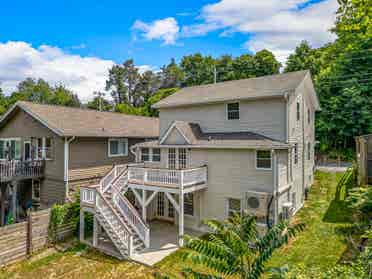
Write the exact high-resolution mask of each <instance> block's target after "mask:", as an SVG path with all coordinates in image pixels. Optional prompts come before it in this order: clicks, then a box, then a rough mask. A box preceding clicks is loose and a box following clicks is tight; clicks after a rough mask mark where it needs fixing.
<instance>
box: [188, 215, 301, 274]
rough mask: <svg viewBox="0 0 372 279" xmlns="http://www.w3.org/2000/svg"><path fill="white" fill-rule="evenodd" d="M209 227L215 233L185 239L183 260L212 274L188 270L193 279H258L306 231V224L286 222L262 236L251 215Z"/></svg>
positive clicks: (216, 222)
mask: <svg viewBox="0 0 372 279" xmlns="http://www.w3.org/2000/svg"><path fill="white" fill-rule="evenodd" d="M205 224H206V225H207V226H208V228H209V230H210V231H211V233H209V234H208V235H207V236H205V237H202V238H198V237H197V238H193V237H189V236H185V240H186V245H185V246H186V249H185V250H184V251H183V252H182V253H183V254H182V257H183V259H184V260H190V261H191V262H192V263H193V264H196V265H199V266H203V267H206V268H207V269H208V270H210V271H211V272H209V273H200V272H198V271H195V270H192V269H187V270H184V272H185V274H186V276H187V277H189V278H226V277H230V276H233V277H234V278H236V277H239V278H244V279H258V278H260V276H261V275H262V274H263V273H264V271H265V263H266V262H267V261H268V260H269V259H270V257H271V256H272V254H273V252H274V251H275V250H276V249H278V248H279V247H281V246H282V245H283V244H286V243H288V241H289V239H290V238H291V237H294V236H295V235H296V234H297V233H298V232H300V231H302V230H303V229H304V224H295V225H289V224H288V223H287V222H282V223H280V224H278V225H276V226H274V227H272V228H271V229H269V230H268V231H267V232H266V233H265V234H263V235H260V234H259V233H258V231H257V229H256V228H257V227H256V218H255V217H252V216H248V215H241V216H240V215H235V216H233V217H231V218H229V219H228V220H226V221H222V222H221V221H217V220H210V221H207V222H205Z"/></svg>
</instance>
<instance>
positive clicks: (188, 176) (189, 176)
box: [128, 166, 207, 187]
mask: <svg viewBox="0 0 372 279" xmlns="http://www.w3.org/2000/svg"><path fill="white" fill-rule="evenodd" d="M128 180H129V182H132V183H143V184H145V185H154V186H166V187H180V186H183V187H189V186H193V185H200V184H206V183H207V167H206V166H203V167H199V168H192V169H183V170H171V169H157V168H147V167H137V166H129V167H128Z"/></svg>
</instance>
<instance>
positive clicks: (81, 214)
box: [79, 209, 85, 242]
mask: <svg viewBox="0 0 372 279" xmlns="http://www.w3.org/2000/svg"><path fill="white" fill-rule="evenodd" d="M84 229H85V218H84V210H83V209H80V228H79V239H80V242H84Z"/></svg>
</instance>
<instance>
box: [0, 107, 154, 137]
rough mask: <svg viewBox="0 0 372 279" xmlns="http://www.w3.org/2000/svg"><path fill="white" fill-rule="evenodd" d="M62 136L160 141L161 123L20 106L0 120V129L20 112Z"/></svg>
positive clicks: (83, 112) (84, 110) (68, 110)
mask: <svg viewBox="0 0 372 279" xmlns="http://www.w3.org/2000/svg"><path fill="white" fill-rule="evenodd" d="M19 109H21V110H23V111H25V112H26V113H28V114H29V115H31V116H32V117H33V118H34V119H36V120H37V121H39V122H40V123H41V124H43V125H44V126H45V127H47V128H48V129H50V130H52V131H53V132H54V133H56V134H57V135H59V136H64V137H69V136H76V137H131V138H157V137H158V136H159V120H158V119H157V118H152V117H143V116H134V115H126V114H122V113H114V112H100V111H95V110H89V109H80V108H72V107H63V106H54V105H41V104H35V103H30V102H23V101H19V102H17V103H16V104H15V105H14V106H13V107H12V108H11V109H10V110H9V111H8V112H7V113H6V114H5V115H4V116H3V117H2V118H1V119H0V128H1V127H3V126H4V125H6V123H7V121H8V120H9V119H10V118H11V117H12V116H13V115H14V114H15V113H16V112H17V111H18V110H19Z"/></svg>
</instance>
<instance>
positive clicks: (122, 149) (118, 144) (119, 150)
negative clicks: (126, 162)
mask: <svg viewBox="0 0 372 279" xmlns="http://www.w3.org/2000/svg"><path fill="white" fill-rule="evenodd" d="M108 156H109V157H118V156H128V139H127V138H121V139H109V144H108Z"/></svg>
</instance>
